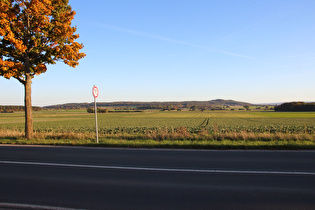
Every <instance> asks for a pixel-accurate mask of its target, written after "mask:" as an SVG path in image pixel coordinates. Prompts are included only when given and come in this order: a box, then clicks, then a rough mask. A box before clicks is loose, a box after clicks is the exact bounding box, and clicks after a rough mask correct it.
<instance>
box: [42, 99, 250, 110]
mask: <svg viewBox="0 0 315 210" xmlns="http://www.w3.org/2000/svg"><path fill="white" fill-rule="evenodd" d="M246 105H251V104H249V103H245V102H239V101H233V100H223V99H216V100H211V101H182V102H176V101H175V102H124V101H123V102H98V103H97V106H98V107H101V108H105V107H107V108H113V109H116V110H117V109H121V110H125V109H129V110H134V109H137V110H146V109H164V110H177V109H210V110H211V109H213V108H216V107H222V106H225V107H227V106H246ZM92 107H94V103H69V104H61V105H53V106H45V107H44V108H45V109H88V108H92Z"/></svg>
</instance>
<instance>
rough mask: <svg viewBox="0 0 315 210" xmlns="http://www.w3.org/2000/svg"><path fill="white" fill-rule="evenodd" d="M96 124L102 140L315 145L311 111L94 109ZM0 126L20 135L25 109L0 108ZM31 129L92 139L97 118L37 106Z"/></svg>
mask: <svg viewBox="0 0 315 210" xmlns="http://www.w3.org/2000/svg"><path fill="white" fill-rule="evenodd" d="M98 127H99V132H100V138H101V141H107V142H108V141H109V140H111V141H113V140H129V141H130V140H139V141H140V140H141V141H144V140H146V142H149V140H158V141H166V140H170V141H172V143H175V141H183V140H188V141H214V140H215V141H234V144H239V141H243V140H247V141H249V140H251V141H263V142H269V143H270V141H275V140H277V141H278V143H279V141H294V142H297V141H304V142H302V143H301V144H313V145H315V112H273V111H205V112H201V111H149V110H147V111H145V112H140V113H139V112H138V113H106V114H98ZM0 131H1V132H2V134H1V136H0V138H2V140H3V139H11V140H12V139H20V138H22V136H23V134H22V133H23V131H24V113H23V112H16V113H1V114H0ZM34 131H35V139H36V137H37V139H40V138H43V139H75V138H78V139H81V140H89V141H90V142H92V141H93V138H94V132H95V118H94V114H89V113H87V112H86V111H85V110H73V111H64V110H62V111H37V112H34ZM236 141H238V142H237V143H236ZM306 141H307V142H306ZM6 142H7V141H6ZM142 143H143V142H142ZM164 143H165V142H164ZM205 143H206V144H207V142H205ZM212 143H213V144H214V143H215V142H212ZM221 143H223V142H221ZM54 144H55V143H54ZM121 144H123V142H122V141H121ZM160 144H162V143H161V142H160ZM203 144H204V143H203ZM216 144H217V142H216ZM243 144H244V143H243Z"/></svg>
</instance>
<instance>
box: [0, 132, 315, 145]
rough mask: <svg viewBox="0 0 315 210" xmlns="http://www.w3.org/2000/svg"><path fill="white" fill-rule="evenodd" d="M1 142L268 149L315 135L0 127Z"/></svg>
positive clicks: (314, 139)
mask: <svg viewBox="0 0 315 210" xmlns="http://www.w3.org/2000/svg"><path fill="white" fill-rule="evenodd" d="M0 144H18V145H60V146H93V147H125V148H174V149H269V150H314V149H315V136H314V135H310V134H284V133H275V134H270V133H265V134H262V133H248V132H247V133H246V132H241V133H225V134H202V135H199V136H196V135H195V136H185V135H179V134H178V133H176V134H174V135H171V134H168V135H166V136H159V135H157V136H155V135H143V136H139V135H136V136H135V135H126V134H116V135H107V136H106V135H104V136H101V137H100V139H99V144H97V143H96V142H95V138H94V135H93V134H91V133H87V134H84V133H74V132H73V133H71V132H69V133H53V132H50V133H49V132H48V133H35V134H34V138H33V139H31V140H27V139H25V138H24V137H23V132H20V131H6V130H0Z"/></svg>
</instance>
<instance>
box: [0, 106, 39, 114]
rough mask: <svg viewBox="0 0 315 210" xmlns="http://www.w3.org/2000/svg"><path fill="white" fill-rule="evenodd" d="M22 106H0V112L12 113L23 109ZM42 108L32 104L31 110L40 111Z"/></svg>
mask: <svg viewBox="0 0 315 210" xmlns="http://www.w3.org/2000/svg"><path fill="white" fill-rule="evenodd" d="M24 110H25V109H24V106H0V113H14V112H19V111H24ZM40 110H43V108H41V107H38V106H33V111H40Z"/></svg>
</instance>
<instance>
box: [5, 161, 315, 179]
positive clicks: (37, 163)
mask: <svg viewBox="0 0 315 210" xmlns="http://www.w3.org/2000/svg"><path fill="white" fill-rule="evenodd" d="M0 164H17V165H33V166H55V167H72V168H94V169H115V170H133V171H164V172H186V173H225V174H265V175H309V176H315V172H306V171H258V170H217V169H184V168H153V167H152V168H149V167H131V166H105V165H81V164H67V163H41V162H20V161H0Z"/></svg>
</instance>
